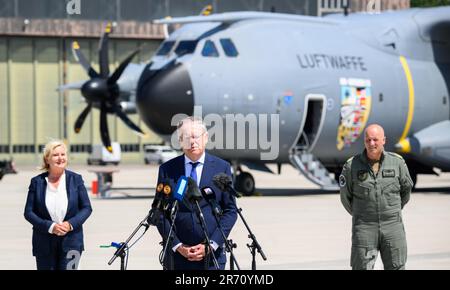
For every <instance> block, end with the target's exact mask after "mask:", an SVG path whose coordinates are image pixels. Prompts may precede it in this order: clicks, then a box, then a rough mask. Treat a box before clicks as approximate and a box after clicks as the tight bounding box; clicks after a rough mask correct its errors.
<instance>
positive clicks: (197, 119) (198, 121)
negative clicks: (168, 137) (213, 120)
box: [177, 116, 208, 138]
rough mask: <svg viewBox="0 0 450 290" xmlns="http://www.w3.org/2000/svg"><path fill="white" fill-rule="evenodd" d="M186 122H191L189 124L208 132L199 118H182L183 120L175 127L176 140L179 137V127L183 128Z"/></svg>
mask: <svg viewBox="0 0 450 290" xmlns="http://www.w3.org/2000/svg"><path fill="white" fill-rule="evenodd" d="M186 122H191V123H193V124H195V125H199V126H200V127H201V128H202V129H203V132H206V131H208V129H206V125H205V123H204V122H203V119H202V118H200V117H195V116H190V117H187V118H184V119H183V120H181V121H180V122H178V125H177V132H178V138H180V137H181V127H183V125H184V124H185V123H186Z"/></svg>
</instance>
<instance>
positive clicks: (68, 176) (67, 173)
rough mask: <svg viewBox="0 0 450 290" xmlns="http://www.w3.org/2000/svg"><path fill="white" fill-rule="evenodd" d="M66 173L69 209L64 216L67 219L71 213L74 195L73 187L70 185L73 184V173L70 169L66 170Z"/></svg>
mask: <svg viewBox="0 0 450 290" xmlns="http://www.w3.org/2000/svg"><path fill="white" fill-rule="evenodd" d="M65 174H66V192H67V211H66V216H65V217H64V220H67V218H66V217H67V216H68V214H69V210H70V205H71V204H72V203H71V202H70V196H71V195H72V190H71V189H72V188H71V187H70V186H71V185H72V174H70V172H69V171H68V170H66V171H65Z"/></svg>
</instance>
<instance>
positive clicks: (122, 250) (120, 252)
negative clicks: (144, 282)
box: [108, 208, 155, 270]
mask: <svg viewBox="0 0 450 290" xmlns="http://www.w3.org/2000/svg"><path fill="white" fill-rule="evenodd" d="M154 214H155V212H154V209H153V208H152V209H151V210H150V212H149V213H148V215H147V216H146V217H145V218H144V219H143V220H142V221H141V222H140V223H139V225H138V226H137V227H136V229H135V230H134V231H133V233H132V234H131V235H130V236H129V237H128V239H127V240H126V241H125V242H124V243H120V244H119V245H120V247H118V248H117V250H116V252H115V253H114V255H113V256H112V258H111V259H110V260H109V262H108V265H110V266H111V264H112V263H113V262H114V260H116V258H117V257H120V270H126V267H125V258H126V256H127V251H128V250H129V247H128V243H129V242H130V241H131V239H132V238H133V237H134V236H135V235H136V233H137V232H138V231H139V230H140V228H141V227H145V230H144V232H143V233H142V235H144V234H145V232H147V230H148V228H149V227H150V225H149V224H148V223H147V219H148V218H149V217H150V216H151V215H152V216H153V215H154Z"/></svg>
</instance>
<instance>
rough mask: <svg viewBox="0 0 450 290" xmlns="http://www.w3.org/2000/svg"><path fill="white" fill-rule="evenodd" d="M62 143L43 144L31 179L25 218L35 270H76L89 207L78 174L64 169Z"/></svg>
mask: <svg viewBox="0 0 450 290" xmlns="http://www.w3.org/2000/svg"><path fill="white" fill-rule="evenodd" d="M66 167H67V148H66V145H65V144H64V143H63V142H62V141H51V142H49V143H47V144H46V145H45V148H44V154H43V158H42V167H41V169H42V170H43V171H44V173H42V174H39V175H38V176H35V177H34V178H32V179H31V183H30V186H29V189H28V197H27V202H26V205H25V213H24V215H25V219H26V220H27V221H29V222H30V223H31V224H32V225H33V256H35V258H36V264H37V269H38V270H66V269H76V268H77V267H78V261H79V258H80V256H81V252H82V251H83V250H84V244H83V226H82V225H83V223H84V222H85V221H86V219H87V218H88V217H89V216H90V215H91V212H92V207H91V203H90V201H89V197H88V194H87V191H86V188H85V186H84V182H83V179H82V177H81V175H79V174H76V173H74V172H72V171H69V170H67V169H66Z"/></svg>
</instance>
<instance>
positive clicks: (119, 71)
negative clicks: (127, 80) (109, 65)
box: [108, 48, 141, 85]
mask: <svg viewBox="0 0 450 290" xmlns="http://www.w3.org/2000/svg"><path fill="white" fill-rule="evenodd" d="M140 50H141V48H138V49H136V50H135V51H133V52H132V53H131V54H130V55H129V56H128V57H127V58H126V59H125V60H124V61H122V63H121V64H120V65H119V67H118V68H117V69H116V70H115V71H114V73H113V74H112V75H111V76H110V77H109V79H108V84H110V85H112V84H114V83H115V82H117V80H118V79H119V78H120V76H121V75H122V73H123V71H124V70H125V68H126V67H127V66H128V64H129V63H130V62H131V60H132V59H133V57H134V56H135V55H136V54H138V53H139V51H140Z"/></svg>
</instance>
